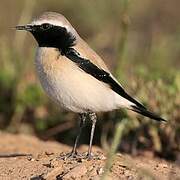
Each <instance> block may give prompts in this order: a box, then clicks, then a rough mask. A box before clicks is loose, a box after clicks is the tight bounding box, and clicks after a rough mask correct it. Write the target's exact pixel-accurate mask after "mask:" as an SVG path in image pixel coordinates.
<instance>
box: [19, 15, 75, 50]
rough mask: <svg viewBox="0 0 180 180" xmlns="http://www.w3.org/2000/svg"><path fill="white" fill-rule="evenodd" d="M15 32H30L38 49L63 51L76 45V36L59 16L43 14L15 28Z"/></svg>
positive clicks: (65, 20)
mask: <svg viewBox="0 0 180 180" xmlns="http://www.w3.org/2000/svg"><path fill="white" fill-rule="evenodd" d="M16 29H17V30H26V31H28V32H31V33H32V34H33V36H34V38H35V39H36V41H37V42H38V44H39V46H40V47H53V48H58V49H60V50H61V51H63V50H64V49H66V48H70V47H72V46H74V45H75V44H76V39H77V38H78V34H77V32H76V31H75V29H74V28H73V27H72V25H71V24H70V23H69V21H68V20H67V19H66V18H65V17H64V16H63V15H61V14H58V13H55V12H45V13H43V14H42V15H41V16H40V17H38V18H36V19H35V20H33V21H32V22H31V23H30V24H27V25H23V26H16Z"/></svg>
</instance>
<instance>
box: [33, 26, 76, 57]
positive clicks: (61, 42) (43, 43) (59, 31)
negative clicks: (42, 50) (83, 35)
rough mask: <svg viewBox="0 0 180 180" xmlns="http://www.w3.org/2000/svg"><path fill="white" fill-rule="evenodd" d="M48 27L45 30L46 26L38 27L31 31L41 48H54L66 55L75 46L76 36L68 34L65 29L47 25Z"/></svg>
mask: <svg viewBox="0 0 180 180" xmlns="http://www.w3.org/2000/svg"><path fill="white" fill-rule="evenodd" d="M43 26H44V27H43ZM46 26H47V27H46V28H45V24H42V25H37V26H34V27H33V30H32V31H31V33H32V34H33V36H34V38H35V39H36V41H37V42H38V45H39V47H54V48H57V49H59V51H60V52H61V53H62V54H65V52H66V50H67V49H69V48H71V47H73V46H74V45H75V41H76V38H75V36H73V35H72V33H70V32H68V31H67V29H66V28H65V27H60V26H54V25H50V24H46Z"/></svg>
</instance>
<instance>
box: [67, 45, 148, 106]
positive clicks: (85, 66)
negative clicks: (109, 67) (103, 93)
mask: <svg viewBox="0 0 180 180" xmlns="http://www.w3.org/2000/svg"><path fill="white" fill-rule="evenodd" d="M64 55H65V56H66V57H67V58H68V59H70V60H71V61H73V62H74V63H76V64H77V65H78V66H79V67H80V68H81V69H82V70H83V71H85V72H86V73H88V74H90V75H91V76H93V77H95V78H96V79H98V80H99V81H102V82H104V83H107V84H108V85H109V86H110V87H111V89H112V90H113V91H115V92H116V93H117V94H119V95H120V96H122V97H123V98H125V99H127V100H129V101H130V102H132V103H134V104H135V105H136V106H137V107H140V108H142V109H146V108H145V107H144V106H143V105H142V104H141V103H139V102H138V101H136V100H135V99H133V98H132V97H131V96H130V95H128V94H127V93H126V92H125V90H124V89H123V88H122V87H121V86H120V85H119V84H118V83H117V82H116V81H115V80H114V79H113V78H112V77H111V76H110V74H109V73H108V72H106V71H104V70H103V69H100V68H98V67H97V66H96V65H95V64H93V63H92V62H91V61H89V60H88V59H85V58H82V57H81V56H80V54H79V53H78V52H77V51H76V50H75V49H73V48H69V49H68V50H67V51H66V52H65V53H64Z"/></svg>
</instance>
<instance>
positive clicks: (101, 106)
mask: <svg viewBox="0 0 180 180" xmlns="http://www.w3.org/2000/svg"><path fill="white" fill-rule="evenodd" d="M15 28H16V30H25V31H28V32H30V33H31V34H32V35H33V37H34V38H35V40H36V41H37V44H38V47H37V50H36V56H35V68H36V71H37V75H38V77H39V80H40V83H41V85H42V87H43V89H44V91H45V92H46V93H47V95H48V96H49V97H50V99H52V100H53V101H54V102H55V103H56V104H57V105H58V106H60V107H62V108H64V109H65V110H67V111H71V112H75V113H78V114H79V117H80V126H79V132H78V134H77V137H76V139H75V143H74V146H73V149H72V151H71V152H70V153H69V157H75V156H76V155H77V145H78V142H79V138H80V135H81V132H82V128H83V127H84V124H85V121H86V119H87V118H89V119H90V120H91V122H92V127H91V133H90V141H89V147H88V152H87V158H88V159H91V158H92V142H93V136H94V130H95V125H96V121H97V116H96V113H97V112H108V111H112V110H115V109H120V108H125V109H128V110H132V111H134V112H136V113H139V114H142V115H144V116H146V117H149V118H151V119H154V120H157V121H166V120H165V119H163V118H162V117H160V116H159V115H157V114H156V113H153V112H150V111H149V110H148V109H147V108H146V107H145V106H144V105H143V104H142V103H140V102H139V101H138V100H136V99H135V98H133V97H131V96H130V95H129V94H128V93H127V92H126V91H125V89H124V88H123V87H122V85H121V84H120V83H119V82H118V81H117V80H116V78H115V77H114V76H113V75H112V73H111V72H110V70H109V69H108V67H107V66H106V64H105V62H104V61H103V60H102V58H101V57H100V56H99V55H98V54H97V53H96V52H95V51H94V50H92V49H91V48H90V46H89V45H88V44H87V43H86V42H85V41H84V40H83V39H82V38H81V37H80V35H79V34H78V32H77V31H76V30H75V29H74V27H73V26H72V25H71V24H70V22H69V21H68V20H67V19H66V18H65V17H64V16H63V15H62V14H60V13H57V12H44V13H43V14H41V15H40V16H39V17H37V18H35V19H33V20H32V22H31V23H28V24H26V25H17V26H16V27H15Z"/></svg>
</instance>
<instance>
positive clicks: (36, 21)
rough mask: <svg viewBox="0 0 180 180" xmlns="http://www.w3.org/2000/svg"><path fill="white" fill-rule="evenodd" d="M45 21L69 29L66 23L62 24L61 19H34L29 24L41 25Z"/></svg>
mask: <svg viewBox="0 0 180 180" xmlns="http://www.w3.org/2000/svg"><path fill="white" fill-rule="evenodd" d="M45 23H49V24H52V25H54V26H60V27H64V28H66V29H67V30H68V29H69V26H67V24H64V23H63V22H62V21H57V20H51V19H50V20H35V21H33V22H32V23H31V25H42V24H45Z"/></svg>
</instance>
